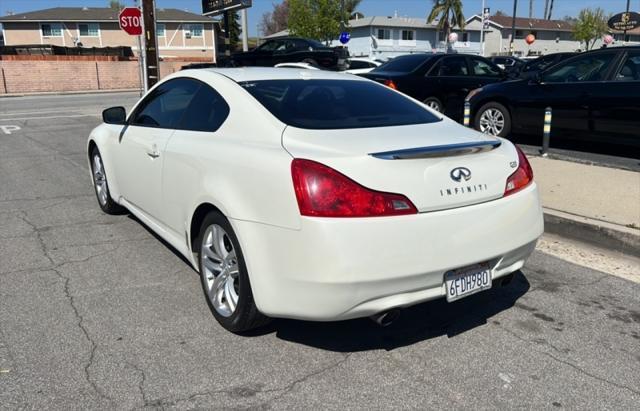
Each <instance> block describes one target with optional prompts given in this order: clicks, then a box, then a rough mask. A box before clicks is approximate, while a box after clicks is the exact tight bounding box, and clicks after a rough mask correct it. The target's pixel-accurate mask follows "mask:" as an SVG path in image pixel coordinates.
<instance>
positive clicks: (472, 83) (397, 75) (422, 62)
mask: <svg viewBox="0 0 640 411" xmlns="http://www.w3.org/2000/svg"><path fill="white" fill-rule="evenodd" d="M362 76H363V77H366V78H369V79H371V80H375V81H377V82H379V83H383V84H386V85H387V86H389V87H391V88H394V89H396V90H398V91H401V92H403V93H405V94H407V95H409V96H411V97H413V98H415V99H417V100H420V101H422V102H424V103H425V104H426V105H427V106H429V107H431V108H432V109H434V110H437V111H440V112H442V113H444V114H446V115H447V116H449V117H451V118H453V119H454V120H458V121H460V120H461V119H462V114H463V109H464V99H465V97H466V96H467V94H468V93H469V92H470V91H471V90H473V89H475V88H478V87H482V86H484V85H487V84H490V83H495V82H499V81H503V80H504V79H505V78H506V74H505V72H504V71H502V70H501V69H500V68H499V67H498V66H496V65H495V64H493V63H492V62H491V61H489V60H488V59H485V58H484V57H479V56H472V55H465V54H411V55H406V56H400V57H396V58H394V59H393V60H391V61H389V62H388V63H385V64H383V65H382V66H380V67H378V68H376V69H374V70H373V71H371V72H369V73H367V74H362Z"/></svg>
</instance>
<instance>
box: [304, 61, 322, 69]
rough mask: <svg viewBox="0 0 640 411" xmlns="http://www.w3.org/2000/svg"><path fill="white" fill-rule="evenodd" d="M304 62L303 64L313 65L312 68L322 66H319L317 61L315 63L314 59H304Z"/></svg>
mask: <svg viewBox="0 0 640 411" xmlns="http://www.w3.org/2000/svg"><path fill="white" fill-rule="evenodd" d="M302 62H303V63H307V64H311V65H312V66H314V67H320V66H319V65H318V62H317V61H315V60H314V59H304V60H302Z"/></svg>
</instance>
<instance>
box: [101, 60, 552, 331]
mask: <svg viewBox="0 0 640 411" xmlns="http://www.w3.org/2000/svg"><path fill="white" fill-rule="evenodd" d="M175 77H191V78H195V79H198V80H200V81H203V82H205V83H207V84H209V85H210V86H211V87H213V88H214V89H215V90H216V91H217V92H218V93H220V94H221V95H222V96H223V97H224V98H225V100H226V101H227V103H228V105H229V106H230V108H231V110H230V113H229V116H228V118H227V119H226V121H225V122H224V124H223V125H222V126H221V127H220V128H219V129H218V130H217V131H216V132H214V133H210V132H194V131H183V130H176V131H173V130H163V129H146V130H137V129H140V128H144V127H126V129H125V130H124V133H123V128H124V127H123V126H117V125H110V124H102V125H100V126H98V127H96V129H94V130H93V131H92V133H91V135H90V137H89V144H90V145H93V144H95V145H97V147H98V149H99V150H100V153H101V155H102V158H103V163H104V168H105V171H106V174H107V178H108V182H109V189H110V192H111V196H112V198H113V199H114V200H115V201H116V202H118V203H119V204H121V205H123V206H125V207H127V208H128V209H129V210H130V211H131V212H132V213H133V214H134V215H136V216H137V217H138V218H139V219H140V220H141V221H142V222H143V223H145V224H146V225H147V226H149V227H150V228H151V229H152V230H153V231H154V232H156V233H157V234H158V235H159V236H161V237H162V238H163V239H165V240H166V241H167V242H169V243H170V244H171V245H172V246H173V247H175V248H176V249H177V250H178V251H179V252H180V253H181V254H183V255H184V256H185V257H186V258H187V259H188V260H189V261H190V262H191V263H192V265H193V266H194V267H195V268H196V269H197V267H198V264H197V261H196V259H195V257H194V253H193V252H192V244H191V242H192V240H191V239H192V237H193V236H194V235H195V234H196V233H194V232H192V230H191V221H192V218H193V216H194V212H195V211H196V209H197V208H198V207H199V206H201V205H203V204H210V205H212V206H214V207H216V208H217V209H218V210H220V212H221V213H222V214H224V215H225V216H226V217H227V218H228V219H229V221H230V223H231V225H232V227H233V229H234V231H235V232H236V235H237V237H238V241H239V242H240V245H241V247H242V249H243V254H244V257H245V261H246V264H247V268H248V274H249V277H250V279H251V284H252V289H253V294H254V297H255V301H256V304H257V306H258V308H259V309H260V311H261V312H263V313H264V314H266V315H271V316H277V317H289V318H301V319H311V320H339V319H346V318H353V317H359V316H365V315H370V314H374V313H376V312H380V311H383V310H386V309H390V308H394V307H400V306H408V305H411V304H415V303H418V302H421V301H426V300H428V299H432V298H439V297H441V296H443V295H444V288H443V275H444V272H445V271H447V270H451V269H455V268H460V267H464V266H466V265H469V264H474V263H478V262H484V261H489V262H490V263H491V267H492V269H493V276H494V278H498V277H499V276H503V275H506V274H509V273H511V272H513V271H515V270H518V269H519V268H520V267H521V266H522V265H523V264H524V261H525V259H526V258H527V257H528V255H529V254H530V253H531V252H532V250H533V248H534V247H535V243H536V241H537V238H538V237H539V236H540V235H541V234H542V231H543V222H542V211H541V206H540V202H539V198H538V193H537V188H536V186H535V183H533V184H531V185H530V186H529V187H527V188H526V189H524V190H522V191H520V192H518V193H516V194H513V195H511V196H508V197H505V198H501V197H502V196H501V193H502V192H503V191H504V185H505V181H506V177H507V176H508V175H509V174H510V173H511V172H512V171H513V170H512V166H511V165H510V163H511V162H513V161H516V160H517V154H516V151H515V149H514V147H513V146H512V145H511V143H509V142H508V141H506V140H501V142H502V145H501V146H500V147H499V148H496V149H495V150H493V151H491V152H489V153H479V154H470V155H465V156H459V157H453V158H436V159H416V160H383V159H379V158H374V157H372V156H370V155H369V153H373V152H381V151H387V150H397V149H405V148H414V147H424V146H432V145H441V144H451V143H460V142H469V141H481V140H488V139H491V137H487V136H485V135H481V134H479V133H476V132H474V131H472V130H470V129H467V128H464V127H462V126H459V125H457V124H455V123H453V122H452V121H450V120H448V119H446V118H442V121H440V122H438V123H433V124H426V125H419V126H402V127H387V128H372V129H358V130H331V131H330V130H315V131H314V130H302V129H296V128H294V127H287V126H286V125H285V124H284V123H282V122H281V121H280V120H278V119H277V118H275V117H274V116H273V115H272V114H271V113H270V112H269V111H268V110H267V109H266V108H265V107H263V106H262V105H261V104H260V103H259V102H258V101H257V100H255V99H254V98H253V97H252V96H251V95H250V94H249V93H248V92H247V91H246V90H244V89H243V88H242V87H240V86H239V85H238V84H237V82H242V81H247V82H251V81H258V80H264V79H307V78H319V79H335V80H344V79H347V78H349V79H351V80H355V81H369V80H366V79H363V78H361V77H357V76H351V75H348V74H347V75H345V74H344V73H336V72H327V71H320V70H317V71H316V70H303V69H301V70H294V69H274V68H242V69H225V70H209V69H203V70H186V71H182V72H179V73H175V74H173V75H171V76H169V77H167V78H166V79H165V80H164V81H166V80H168V79H171V78H175ZM380 87H382V86H380ZM132 111H133V110H132ZM134 134H135V136H134ZM154 145H155V147H154ZM154 150H157V151H158V152H159V156H158V157H156V158H152V157H151V156H149V155H148V154H147V152H153V151H154ZM294 157H301V158H308V159H313V160H316V161H320V162H322V163H323V164H326V165H328V166H330V167H333V168H335V169H336V170H338V171H340V172H341V173H343V174H345V175H347V176H349V177H350V178H352V179H354V180H355V181H357V182H359V183H360V184H362V185H364V186H367V187H369V188H371V189H375V190H381V191H389V192H396V193H401V194H404V195H406V196H407V197H408V198H409V199H410V200H412V201H414V202H415V204H416V206H417V207H418V208H419V210H420V213H419V214H416V215H407V216H396V217H377V218H336V219H331V218H310V217H302V216H301V215H300V212H299V209H298V204H297V201H296V196H295V192H294V188H293V183H292V178H291V161H292V160H293V158H294ZM460 165H464V166H465V167H469V168H470V169H472V170H473V172H474V173H476V176H477V178H478V179H483V180H487V181H488V183H487V184H488V186H490V190H488V191H487V193H486V196H485V197H483V198H478V197H474V196H473V195H470V196H468V197H465V198H464V199H462V200H460V201H458V200H455V201H457V202H455V201H454V202H452V200H451V199H450V198H446V197H438V195H439V194H440V193H439V192H436V191H433V190H439V189H440V188H439V187H446V186H447V185H451V183H450V180H449V181H447V180H448V179H447V175H448V172H449V170H450V169H452V168H454V167H457V166H460ZM407 176H409V177H407ZM474 178H475V176H474ZM436 194H437V195H436ZM468 204H473V205H468ZM445 208H446V209H445ZM435 210H440V211H435Z"/></svg>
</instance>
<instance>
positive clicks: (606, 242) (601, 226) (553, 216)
mask: <svg viewBox="0 0 640 411" xmlns="http://www.w3.org/2000/svg"><path fill="white" fill-rule="evenodd" d="M544 224H545V231H546V232H548V233H551V234H556V235H559V236H561V237H566V238H570V239H573V240H576V241H582V242H586V243H589V244H592V245H595V246H596V247H601V248H606V249H609V250H612V251H617V252H620V253H622V254H626V255H630V256H634V257H638V258H640V230H638V229H633V228H629V227H624V226H620V225H617V224H612V223H609V222H606V221H601V220H595V219H592V218H588V217H583V216H577V215H574V214H569V213H566V212H563V211H558V210H552V209H549V208H544Z"/></svg>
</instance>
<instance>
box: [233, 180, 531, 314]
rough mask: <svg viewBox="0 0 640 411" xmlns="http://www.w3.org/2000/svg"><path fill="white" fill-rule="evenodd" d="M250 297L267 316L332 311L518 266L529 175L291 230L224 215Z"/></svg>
mask: <svg viewBox="0 0 640 411" xmlns="http://www.w3.org/2000/svg"><path fill="white" fill-rule="evenodd" d="M232 224H233V226H234V229H235V230H236V233H238V237H239V240H240V242H241V246H242V248H243V251H244V256H245V260H246V263H247V268H248V270H249V275H250V279H251V283H252V289H253V294H254V298H255V301H256V304H257V305H258V308H259V309H260V311H262V312H263V313H264V314H266V315H269V316H273V317H286V318H298V319H306V320H318V321H333V320H342V319H349V318H356V317H364V316H368V315H372V314H375V313H378V312H380V311H384V310H387V309H390V308H394V307H405V306H410V305H413V304H417V303H420V302H423V301H427V300H432V299H435V298H439V297H442V296H444V295H445V291H444V287H443V276H444V273H445V272H446V271H449V270H451V269H454V268H460V267H465V266H467V265H471V264H475V263H478V262H484V261H488V262H489V263H490V265H491V267H492V276H493V278H494V279H495V278H499V277H502V276H504V275H507V274H509V273H512V272H514V271H517V270H518V269H520V268H521V267H522V266H523V264H524V262H525V260H526V258H527V257H528V256H529V255H530V254H531V252H532V251H533V250H534V248H535V245H536V242H537V239H538V237H540V235H541V234H542V232H543V217H542V208H541V206H540V202H539V198H538V191H537V187H536V186H535V183H534V184H532V185H531V186H530V187H528V188H526V189H525V190H523V191H521V192H519V193H516V194H514V195H512V196H509V197H506V198H502V199H499V200H495V201H491V202H487V203H483V204H478V205H473V206H468V207H461V208H457V209H453V210H446V211H439V212H432V213H422V214H418V215H410V216H401V217H389V218H364V219H358V218H355V219H329V218H302V228H301V229H300V230H290V229H284V228H279V227H274V226H269V225H264V224H258V223H253V222H246V221H240V220H233V221H232Z"/></svg>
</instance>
